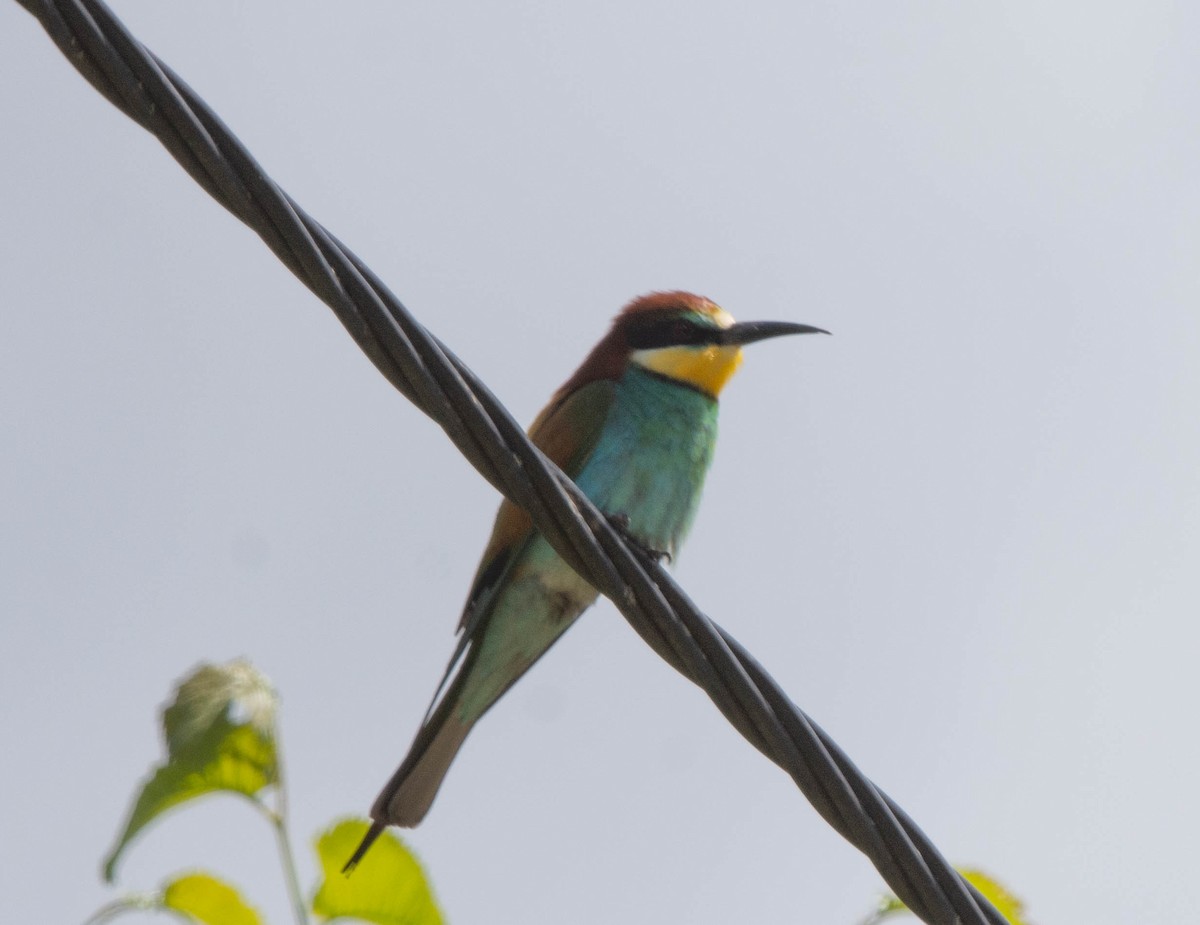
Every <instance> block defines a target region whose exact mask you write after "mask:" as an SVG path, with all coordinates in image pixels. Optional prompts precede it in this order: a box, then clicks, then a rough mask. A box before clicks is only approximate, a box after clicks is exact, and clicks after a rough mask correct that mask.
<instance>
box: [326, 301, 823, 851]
mask: <svg viewBox="0 0 1200 925" xmlns="http://www.w3.org/2000/svg"><path fill="white" fill-rule="evenodd" d="M817 333H819V334H827V333H829V332H828V331H825V330H823V329H821V328H816V327H813V326H811V325H807V324H797V323H793V322H783V321H750V322H740V323H739V322H736V321H734V319H733V317H732V316H731V315H730V314H729V313H728V312H726V311H725V310H724V309H722V308H721V307H720V306H718V305H717V304H716V303H714V302H712V301H711V300H709V299H707V298H704V297H702V296H698V295H695V294H693V293H690V292H682V291H672V292H653V293H650V294H649V295H645V296H641V297H640V298H637V299H635V300H633V301H632V302H630V303H629V304H628V305H627V306H625V308H624V309H623V310H622V311H621V312H620V313H619V314H618V315H617V316H616V318H615V319H614V320H613V323H612V326H611V328H610V329H609V330H608V332H607V334H606V335H605V336H604V337H603V338H602V339H601V340H600V342H599V343H598V344H596V346H595V347H594V348H593V349H592V351H591V352H590V353H589V354H588V355H587V357H586V358H585V359H584V361H583V363H582V364H581V365H580V367H579V369H577V370H576V371H575V373H574V374H573V375H572V376H571V377H570V378H569V379H568V380H567V381H566V383H564V384H563V386H562V387H561V388H559V389H558V391H557V392H555V393H554V395H553V397H552V398H551V399H550V403H549V404H548V405H547V406H546V407H545V408H544V409H543V410H542V412H541V413H540V414H539V415H538V416H537V417H536V418H535V419H534V422H533V424H532V425H531V426H530V428H529V431H528V433H529V438H530V440H531V441H532V442H533V443H534V445H535V446H537V447H538V449H540V450H541V451H542V452H543V453H544V454H545V455H546V456H547V457H549V458H550V459H551V460H552V461H553V462H554V463H556V464H557V465H558V466H559V468H561V469H562V470H563V472H565V473H566V474H567V475H568V476H570V477H571V478H572V479H574V480H575V483H576V484H577V485H578V486H579V488H580V490H581V491H582V492H583V493H584V494H585V495H586V496H587V497H588V498H589V499H590V500H591V501H592V502H593V503H594V504H595V505H596V506H597V508H599V509H600V510H601V511H602V512H603V513H605V514H606V515H607V516H608V517H609V518H610V520H611V521H612V522H613V523H614V524H615V525H617V526H618V527H619V528H620V530H621V532H622V533H623V534H624V535H625V537H626V538H627V539H628V540H631V541H632V542H633V543H634V544H635V545H636V546H637V547H640V549H641V551H643V552H645V553H647V554H648V555H652V556H654V557H655V558H667V559H668V561H672V560H673V559H674V557H675V555H676V553H677V551H678V549H679V546H680V544H681V543H682V542H683V539H684V537H685V536H686V535H687V533H688V530H689V528H690V527H691V525H692V521H693V519H694V517H695V515H696V508H697V506H698V502H699V500H700V492H701V488H702V487H703V483H704V478H705V475H706V473H707V472H708V468H709V464H710V463H711V461H712V456H713V448H714V445H715V442H716V437H717V398H718V396H719V395H720V393H721V390H722V388H723V387H724V386H725V384H726V383H727V382H728V381H729V379H730V377H731V376H732V375H733V374H734V373H735V372H736V371H737V369H738V367H739V366H740V365H741V362H742V347H744V346H745V345H747V344H750V343H754V342H756V341H761V340H766V339H767V338H773V337H778V336H781V335H787V334H817ZM596 597H597V592H596V589H595V588H593V587H592V586H591V585H590V584H588V582H587V581H585V580H584V579H583V578H581V577H580V576H579V575H578V574H576V572H575V571H574V570H573V569H572V568H571V567H570V566H569V565H568V564H567V563H566V562H565V561H563V560H562V559H561V558H560V557H559V555H558V553H556V552H555V551H554V549H553V548H552V547H551V546H550V544H549V543H548V542H547V541H546V540H545V538H544V537H543V536H542V535H541V534H540V533H539V532H538V531H537V530H536V529H535V528H534V526H533V524H532V522H531V520H530V518H529V515H528V514H527V513H526V512H525V511H524V510H522V509H521V508H519V507H518V506H516V505H515V504H513V503H512V502H511V501H507V500H506V501H504V502H503V503H502V504H501V505H500V510H499V512H498V514H497V515H496V521H495V525H494V527H493V529H492V534H491V538H490V540H489V541H488V544H487V547H486V548H485V549H484V553H483V557H482V560H481V561H480V563H479V567H478V569H477V570H476V572H475V577H474V580H473V581H472V582H471V589H470V593H469V594H468V595H467V601H466V605H465V606H464V608H463V612H462V617H461V619H460V621H459V624H458V633H459V634H460V635H459V642H458V646H457V648H456V649H455V652H454V654H453V656H452V658H451V660H450V664H449V666H448V667H447V668H446V672H445V674H444V675H443V677H442V680H441V683H440V684H439V685H438V689H437V691H436V692H435V694H434V698H433V702H432V703H431V704H430V707H429V709H428V711H427V712H426V714H425V717H424V719H423V721H422V723H421V726H420V728H419V729H418V731H417V734H416V738H415V739H414V741H413V743H412V746H411V748H410V750H409V752H408V755H407V757H405V759H404V760H403V762H402V763H401V764H400V766H399V768H398V769H397V770H396V772H395V773H394V774H393V775H392V777H391V779H390V780H389V781H388V782H387V784H386V786H384V788H383V790H382V791H381V792H380V794H379V797H378V798H377V799H376V801H375V803H374V805H373V806H372V808H371V820H372V822H371V826H370V828H369V829H368V831H367V833H366V835H365V836H364V838H363V840H362V843H361V844H360V845H359V847H358V848H357V849H356V850H355V852H354V855H353V856H352V857H351V858H350V860H349V861H348V862H347V863H346V866H345V868H344V869H345V870H346V871H347V872H349V871H350V870H352V869H353V868H354V866H355V865H356V864H357V863H358V862H359V861H360V860H361V859H362V857H363V856H364V855H365V854H366V852H367V850H368V849H369V848H370V846H371V844H372V843H373V842H374V841H375V839H376V838H378V837H379V835H380V834H381V833H382V832H383V831H384V829H386V828H387V826H389V825H395V826H399V827H402V828H411V827H413V826H416V825H417V824H418V823H420V822H421V820H422V819H423V818H424V817H425V814H426V813H427V812H428V811H429V808H430V806H431V804H432V803H433V800H434V797H435V796H436V795H437V792H438V789H439V788H440V786H441V784H442V781H443V779H444V778H445V775H446V772H447V771H448V770H449V768H450V764H451V762H452V761H453V760H454V758H455V756H456V755H457V754H458V751H459V749H460V747H461V746H462V744H463V742H464V740H465V739H466V737H467V734H468V733H469V732H470V731H471V728H472V727H473V726H474V725H475V723H477V722H478V721H479V720H480V718H482V717H483V715H484V714H485V713H486V712H487V711H488V710H489V709H490V708H491V707H492V705H493V704H495V703H496V701H497V700H499V699H500V697H501V696H503V695H504V693H505V692H506V691H507V690H508V689H509V688H510V687H512V685H513V684H514V683H515V682H516V681H517V680H518V679H519V678H520V677H521V676H522V675H523V674H524V673H525V672H526V671H527V670H528V669H529V668H530V666H532V665H533V663H534V662H536V661H537V660H538V659H539V658H540V657H541V656H542V655H543V654H545V652H546V651H547V650H548V649H549V648H550V647H551V646H552V645H553V644H554V642H555V641H556V640H558V638H559V637H560V636H561V635H562V634H563V632H564V631H565V630H567V628H568V627H570V626H571V624H572V623H574V622H575V620H576V619H578V617H579V615H580V614H582V613H583V611H584V610H586V609H587V608H588V607H589V606H591V604H592V603H593V602H594V601H595V600H596Z"/></svg>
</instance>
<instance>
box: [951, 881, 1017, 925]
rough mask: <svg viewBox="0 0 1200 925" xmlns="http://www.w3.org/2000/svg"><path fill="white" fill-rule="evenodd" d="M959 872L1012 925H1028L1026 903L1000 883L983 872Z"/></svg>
mask: <svg viewBox="0 0 1200 925" xmlns="http://www.w3.org/2000/svg"><path fill="white" fill-rule="evenodd" d="M958 872H959V873H960V874H962V875H963V876H964V877H966V878H967V880H968V881H969V882H970V883H971V885H972V886H974V887H975V889H977V890H979V892H980V893H982V894H983V895H984V896H986V897H987V898H988V902H990V903H991V904H992V905H993V906H995V907H996V911H997V912H999V913H1000V914H1001V915H1002V916H1004V917H1005V918H1006V919H1008V920H1009V922H1011V923H1012V925H1028V922H1027V921H1026V920H1025V903H1023V902H1022V901H1021V900H1020V899H1018V898H1017V897H1016V896H1014V895H1013V894H1012V893H1010V892H1009V891H1008V890H1007V889H1005V888H1004V886H1003V885H1001V883H1000V881H998V880H995V879H994V878H992V877H989V876H988V875H987V874H985V873H984V872H983V871H981V870H973V869H971V868H967V867H960V868H958Z"/></svg>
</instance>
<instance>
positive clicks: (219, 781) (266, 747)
mask: <svg viewBox="0 0 1200 925" xmlns="http://www.w3.org/2000/svg"><path fill="white" fill-rule="evenodd" d="M276 703H277V699H276V696H275V693H274V691H273V690H272V689H271V687H270V685H269V684H268V683H267V681H266V678H264V677H263V676H262V675H261V674H260V673H259V672H258V671H257V670H256V669H255V668H254V667H253V666H251V665H250V664H249V663H248V662H245V661H242V660H238V661H235V662H231V663H230V664H229V665H223V666H215V665H201V666H200V667H199V668H197V669H196V670H195V671H194V672H193V673H192V674H191V675H189V676H188V677H187V678H185V679H184V680H183V681H182V682H181V683H180V684H179V687H178V688H177V690H176V693H175V698H174V700H173V701H172V702H171V703H170V704H169V705H168V706H167V707H165V708H164V710H163V714H162V723H163V734H164V737H165V739H166V743H167V759H166V761H165V762H164V763H162V764H160V765H158V766H157V767H156V768H154V769H153V771H152V772H151V774H150V776H149V777H148V778H147V779H146V780H145V781H144V782H143V783H142V786H141V789H140V790H139V792H138V794H137V797H136V798H135V800H134V803H133V808H132V809H131V810H130V813H129V818H128V820H127V821H126V823H125V826H124V829H123V830H122V832H121V834H120V835H119V836H118V837H117V840H116V843H115V844H114V845H113V848H112V850H111V851H110V852H109V854H108V857H107V858H106V859H105V864H104V878H105V879H106V880H108V881H110V882H111V881H112V879H113V877H114V876H115V874H116V866H117V861H118V860H119V859H120V857H121V854H122V852H123V851H124V850H125V848H126V846H127V845H128V844H129V842H130V840H131V839H133V837H134V836H135V835H137V834H138V833H139V832H140V831H141V830H142V829H143V828H145V827H146V826H147V825H148V824H149V823H151V822H153V821H154V820H155V819H156V818H158V817H159V816H160V815H161V814H162V813H164V812H166V811H167V810H168V809H170V808H171V807H173V806H178V805H179V804H180V803H183V802H186V801H187V800H191V799H194V798H195V797H198V796H203V795H204V794H206V793H214V792H218V791H224V792H228V793H237V794H241V795H243V796H247V797H252V798H253V797H256V796H257V795H258V793H259V792H260V791H262V790H264V789H265V788H267V787H269V786H271V785H273V784H275V783H277V781H278V771H277V765H276V750H275V730H274V722H275V710H276Z"/></svg>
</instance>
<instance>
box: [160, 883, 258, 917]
mask: <svg viewBox="0 0 1200 925" xmlns="http://www.w3.org/2000/svg"><path fill="white" fill-rule="evenodd" d="M162 905H163V906H165V907H167V908H168V909H174V910H176V911H178V912H182V913H183V914H184V915H186V916H189V917H191V918H193V919H195V920H196V921H197V922H200V923H202V925H264V923H263V918H262V916H261V915H259V914H258V911H257V910H256V909H255V908H254V907H253V906H251V905H250V904H249V903H247V902H246V900H244V899H242V894H241V893H239V892H238V891H237V890H236V889H234V888H233V887H231V886H230V885H229V884H228V883H225V882H224V881H221V880H218V879H217V878H216V877H213V876H211V875H209V874H187V875H185V876H182V877H177V878H176V879H174V880H171V881H170V882H168V883H167V885H166V886H165V887H164V888H163V894H162Z"/></svg>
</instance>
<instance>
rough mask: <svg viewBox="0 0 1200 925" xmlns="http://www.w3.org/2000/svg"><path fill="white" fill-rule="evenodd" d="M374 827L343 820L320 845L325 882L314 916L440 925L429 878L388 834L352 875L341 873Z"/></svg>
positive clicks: (378, 924) (388, 924)
mask: <svg viewBox="0 0 1200 925" xmlns="http://www.w3.org/2000/svg"><path fill="white" fill-rule="evenodd" d="M369 827H370V823H368V822H366V821H365V820H362V819H345V820H343V821H341V822H338V823H336V824H335V825H334V826H333V827H332V828H330V829H327V830H326V831H325V832H323V833H322V834H321V835H320V836H319V837H318V838H317V841H316V848H317V858H318V859H319V860H320V862H321V870H322V872H323V879H322V881H321V885H320V888H319V889H318V890H317V895H316V896H315V897H313V911H314V912H316V913H317V914H318V915H321V916H324V917H325V918H327V919H334V918H339V917H345V918H355V919H361V920H363V921H364V922H374V923H376V925H441V922H442V913H441V911H440V910H439V909H438V907H437V904H436V903H435V902H434V899H433V893H432V891H431V890H430V888H429V882H428V881H427V880H426V879H425V873H424V871H422V870H421V865H420V864H419V863H418V862H417V859H416V858H415V857H414V856H413V854H412V852H410V851H409V850H408V848H406V847H405V845H404V843H403V842H402V841H401V840H400V839H399V838H398V837H396V836H395V835H393V834H392V833H391V832H384V833H383V834H382V835H381V836H380V837H379V840H378V841H376V842H375V844H374V845H373V846H372V847H371V850H370V851H368V852H367V854H366V857H364V858H363V859H362V861H361V862H360V863H359V865H358V866H357V867H355V868H354V870H353V871H352V872H351V873H350V875H349V876H347V875H346V874H343V873H342V865H344V864H345V863H346V861H347V860H348V859H349V857H350V855H351V854H352V853H353V852H354V849H355V848H356V847H358V843H359V842H360V841H361V840H362V837H363V836H364V835H366V834H367V829H368V828H369Z"/></svg>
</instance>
